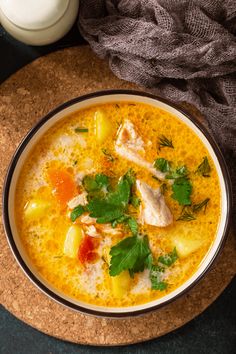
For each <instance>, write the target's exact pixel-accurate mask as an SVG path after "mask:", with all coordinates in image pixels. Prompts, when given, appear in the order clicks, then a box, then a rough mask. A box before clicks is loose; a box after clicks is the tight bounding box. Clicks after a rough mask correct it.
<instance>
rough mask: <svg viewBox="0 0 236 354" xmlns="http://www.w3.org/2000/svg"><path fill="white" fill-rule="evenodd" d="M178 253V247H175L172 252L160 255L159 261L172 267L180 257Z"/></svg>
mask: <svg viewBox="0 0 236 354" xmlns="http://www.w3.org/2000/svg"><path fill="white" fill-rule="evenodd" d="M178 258H179V257H178V254H177V251H176V248H174V249H173V251H172V252H170V253H168V254H165V255H164V256H160V257H159V258H158V263H161V264H164V265H165V266H167V267H170V266H171V265H172V264H174V263H175V261H176V260H177V259H178Z"/></svg>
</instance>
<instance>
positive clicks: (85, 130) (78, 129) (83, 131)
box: [75, 127, 89, 133]
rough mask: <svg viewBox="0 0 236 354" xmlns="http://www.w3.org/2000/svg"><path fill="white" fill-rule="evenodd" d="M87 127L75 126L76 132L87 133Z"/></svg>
mask: <svg viewBox="0 0 236 354" xmlns="http://www.w3.org/2000/svg"><path fill="white" fill-rule="evenodd" d="M88 131H89V130H88V128H79V127H78V128H75V132H76V133H88Z"/></svg>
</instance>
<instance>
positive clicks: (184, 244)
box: [172, 236, 204, 258]
mask: <svg viewBox="0 0 236 354" xmlns="http://www.w3.org/2000/svg"><path fill="white" fill-rule="evenodd" d="M172 243H173V246H174V247H176V250H177V254H178V256H179V257H180V258H184V257H187V256H189V255H190V254H191V253H193V252H196V251H197V250H198V249H199V248H200V247H202V246H203V244H204V240H199V239H192V238H187V237H186V236H175V237H173V238H172Z"/></svg>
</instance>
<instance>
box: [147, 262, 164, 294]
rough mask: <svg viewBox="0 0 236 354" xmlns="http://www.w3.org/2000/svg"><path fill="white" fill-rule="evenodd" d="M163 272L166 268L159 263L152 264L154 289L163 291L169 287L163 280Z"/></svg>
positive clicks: (151, 275)
mask: <svg viewBox="0 0 236 354" xmlns="http://www.w3.org/2000/svg"><path fill="white" fill-rule="evenodd" d="M163 272H164V268H162V267H160V266H158V265H152V267H151V270H150V280H151V284H152V290H160V291H163V290H165V289H166V288H167V286H168V284H167V283H166V282H164V281H162V280H161V279H162V275H163Z"/></svg>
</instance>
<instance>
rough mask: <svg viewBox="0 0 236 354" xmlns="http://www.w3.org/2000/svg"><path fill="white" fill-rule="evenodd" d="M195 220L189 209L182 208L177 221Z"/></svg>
mask: <svg viewBox="0 0 236 354" xmlns="http://www.w3.org/2000/svg"><path fill="white" fill-rule="evenodd" d="M192 220H196V218H195V216H194V215H193V213H192V212H191V211H190V210H187V209H185V208H184V209H183V211H182V213H181V215H180V216H179V217H178V219H177V221H192Z"/></svg>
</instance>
